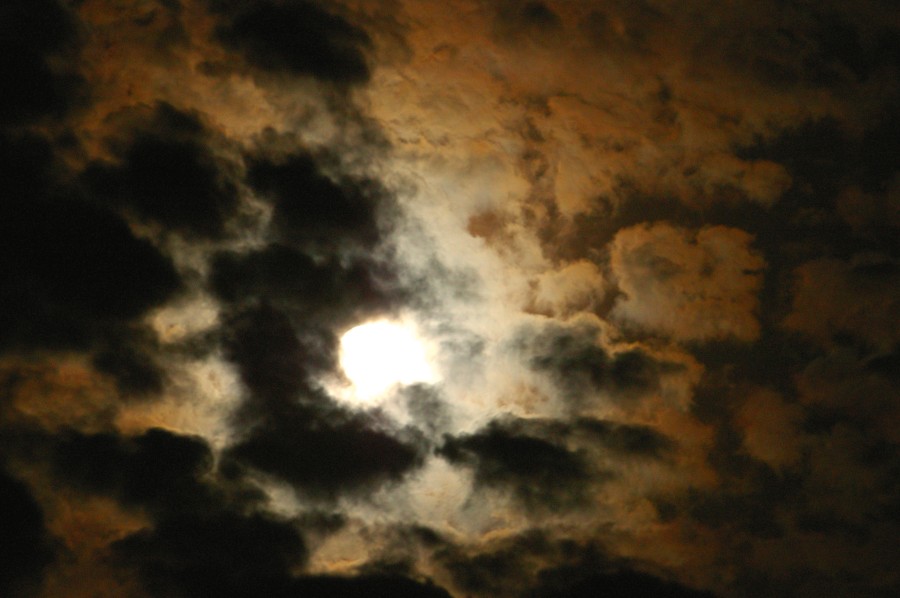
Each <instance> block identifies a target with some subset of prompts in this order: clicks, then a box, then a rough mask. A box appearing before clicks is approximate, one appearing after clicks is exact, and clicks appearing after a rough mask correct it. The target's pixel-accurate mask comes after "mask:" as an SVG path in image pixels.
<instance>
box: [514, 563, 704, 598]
mask: <svg viewBox="0 0 900 598" xmlns="http://www.w3.org/2000/svg"><path fill="white" fill-rule="evenodd" d="M541 578H542V580H541V581H542V584H541V587H539V588H538V589H535V590H533V591H531V592H528V593H526V594H524V596H527V597H528V598H564V597H565V598H582V597H584V598H587V597H593V596H609V598H638V597H642V596H654V597H659V598H714V596H715V595H714V594H712V593H710V592H705V591H701V590H695V589H692V588H690V587H687V586H684V585H681V584H679V583H675V582H672V581H666V580H664V579H660V578H659V577H655V576H653V575H649V574H647V573H640V572H638V571H629V570H623V571H614V572H609V573H587V572H584V571H578V570H572V569H569V568H565V567H561V568H559V569H555V570H551V571H542V572H541Z"/></svg>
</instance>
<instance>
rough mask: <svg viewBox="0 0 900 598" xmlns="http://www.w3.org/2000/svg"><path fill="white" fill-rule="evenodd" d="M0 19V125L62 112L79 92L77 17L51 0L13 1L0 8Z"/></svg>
mask: <svg viewBox="0 0 900 598" xmlns="http://www.w3.org/2000/svg"><path fill="white" fill-rule="evenodd" d="M38 15H40V16H38ZM0 21H2V22H3V26H2V27H3V29H2V33H0V39H2V42H0V57H2V58H0V85H2V86H3V88H4V89H5V90H6V92H5V93H4V94H3V99H2V100H0V115H2V116H0V125H3V126H16V125H21V124H25V123H32V122H35V121H39V120H42V119H44V118H48V117H49V118H54V117H61V116H64V115H65V114H66V113H67V112H68V111H69V110H70V109H71V108H73V107H74V106H75V105H76V104H77V103H78V101H79V100H80V99H81V97H82V95H83V94H84V83H85V82H84V80H83V78H82V77H81V76H80V75H79V74H78V72H77V70H76V68H75V63H76V60H77V52H78V45H79V44H78V42H79V39H78V38H79V35H78V21H77V19H76V17H75V16H74V15H73V14H72V12H71V10H70V9H69V8H68V7H66V6H64V5H62V4H60V3H59V2H57V1H56V0H41V1H40V2H38V3H34V2H24V1H20V0H15V1H12V2H7V3H5V5H4V6H3V8H2V10H0Z"/></svg>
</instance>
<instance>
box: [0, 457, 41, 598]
mask: <svg viewBox="0 0 900 598" xmlns="http://www.w3.org/2000/svg"><path fill="white" fill-rule="evenodd" d="M0 527H2V528H3V533H2V534H0V593H2V594H3V595H4V596H16V595H26V592H27V591H29V590H33V589H34V588H36V587H37V586H38V585H39V581H40V576H41V573H42V571H43V570H44V568H45V567H46V566H47V565H49V564H50V562H51V561H52V560H53V558H54V551H53V545H52V543H51V540H50V536H49V533H48V531H47V529H46V528H45V526H44V514H43V511H42V510H41V507H40V505H39V504H38V503H37V502H36V501H35V499H34V497H33V496H32V495H31V492H30V491H29V489H28V487H27V486H26V485H25V484H24V483H22V482H21V481H20V480H19V479H17V478H15V477H13V476H11V475H10V474H8V473H7V472H6V471H5V470H2V469H0ZM20 593H21V594H20Z"/></svg>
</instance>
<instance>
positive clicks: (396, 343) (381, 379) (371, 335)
mask: <svg viewBox="0 0 900 598" xmlns="http://www.w3.org/2000/svg"><path fill="white" fill-rule="evenodd" d="M340 343H341V349H340V363H341V367H342V368H343V370H344V373H345V374H346V376H347V378H349V379H350V382H351V383H352V385H353V390H354V393H353V394H354V396H356V397H357V398H358V399H359V400H361V401H364V402H366V401H372V400H374V399H377V398H378V397H379V396H381V395H383V394H384V393H386V392H387V391H388V390H390V389H391V388H392V387H393V386H395V385H409V384H414V383H417V382H423V383H426V382H434V381H435V380H436V378H435V374H434V371H433V368H432V366H431V365H430V364H429V362H428V359H427V355H426V351H425V346H424V344H423V343H422V341H421V340H419V338H418V337H417V336H416V334H415V333H414V332H413V329H412V328H411V327H410V326H406V325H404V324H400V323H398V322H391V321H388V320H376V321H374V322H367V323H363V324H360V325H358V326H355V327H353V328H351V329H350V330H348V331H347V332H345V333H344V334H343V336H341V341H340Z"/></svg>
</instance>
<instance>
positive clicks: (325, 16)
mask: <svg viewBox="0 0 900 598" xmlns="http://www.w3.org/2000/svg"><path fill="white" fill-rule="evenodd" d="M209 4H210V7H211V8H212V10H213V11H214V12H215V13H217V14H220V15H222V17H223V20H222V22H221V23H220V24H219V26H218V27H217V28H216V37H217V38H218V39H219V41H221V42H222V43H223V44H224V45H225V46H226V47H228V48H229V49H231V50H234V51H238V52H240V53H241V54H243V56H244V57H245V58H246V60H247V62H249V63H250V64H251V65H253V66H255V67H258V68H260V69H262V70H264V71H272V72H284V73H288V74H291V75H308V76H312V77H315V78H317V79H320V80H322V81H327V82H331V83H339V84H348V85H352V84H358V83H364V82H365V81H366V80H368V78H369V66H368V64H367V61H366V55H365V51H366V50H367V49H368V47H369V46H370V45H371V40H370V38H369V36H368V35H367V34H366V33H365V31H363V30H362V29H359V28H358V27H356V26H354V25H353V24H351V23H350V22H348V21H347V20H345V19H344V18H342V17H340V16H338V15H336V14H333V13H330V12H328V11H326V10H324V9H323V8H320V7H319V6H317V5H316V4H315V3H313V2H305V1H304V2H293V3H289V4H286V3H281V2H274V1H269V0H263V1H259V2H252V3H249V4H245V3H240V2H232V1H230V0H210V2H209Z"/></svg>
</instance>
